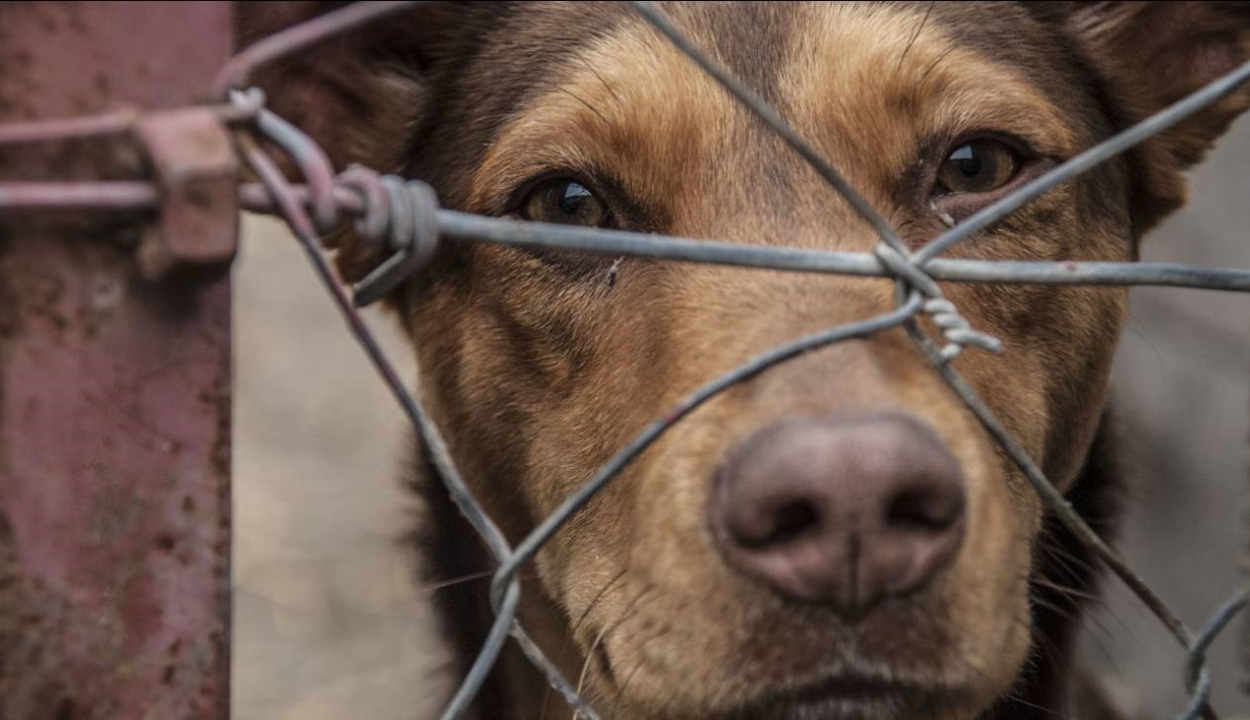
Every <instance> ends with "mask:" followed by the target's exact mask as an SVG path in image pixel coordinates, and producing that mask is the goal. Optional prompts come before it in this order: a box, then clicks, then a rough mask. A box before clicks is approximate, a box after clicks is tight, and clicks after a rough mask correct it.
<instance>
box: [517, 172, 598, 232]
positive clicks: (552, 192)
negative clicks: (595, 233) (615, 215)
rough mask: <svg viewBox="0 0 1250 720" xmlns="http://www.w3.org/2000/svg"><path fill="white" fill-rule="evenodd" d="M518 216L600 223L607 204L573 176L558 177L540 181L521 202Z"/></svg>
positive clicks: (557, 221)
mask: <svg viewBox="0 0 1250 720" xmlns="http://www.w3.org/2000/svg"><path fill="white" fill-rule="evenodd" d="M521 217H523V218H525V219H526V220H534V221H537V222H549V223H561V224H563V225H582V226H585V227H602V226H603V225H606V224H607V222H608V220H609V216H608V206H607V205H606V204H605V203H604V202H603V201H602V200H601V199H599V196H597V195H595V194H594V193H593V192H591V190H590V189H589V188H587V187H586V186H585V185H583V184H582V183H580V182H577V181H576V180H570V179H567V178H559V179H554V180H547V181H545V182H542V183H539V184H538V185H537V186H535V187H534V188H533V189H532V190H530V191H529V194H528V195H526V196H525V199H524V201H523V202H522V203H521Z"/></svg>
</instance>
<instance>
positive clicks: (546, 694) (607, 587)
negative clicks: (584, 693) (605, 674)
mask: <svg viewBox="0 0 1250 720" xmlns="http://www.w3.org/2000/svg"><path fill="white" fill-rule="evenodd" d="M627 572H628V568H627V567H624V566H622V567H621V569H620V570H619V571H618V572H617V573H616V574H615V575H613V576H612V577H611V578H609V579H608V581H607V582H606V583H604V584H603V587H601V588H599V592H597V593H595V596H594V598H592V599H591V601H590V603H589V604H587V605H586V609H585V610H583V611H582V613H581V614H580V615H579V616H578V617H577V620H576V621H575V622H574V623H573V625H572V627H571V628H570V630H569V632H568V633H567V634H565V636H564V642H563V643H562V644H561V645H560V652H559V654H558V655H557V656H556V660H555V662H556V664H557V665H558V664H559V663H560V662H562V661H563V660H564V658H565V656H566V655H568V650H569V646H570V645H571V644H572V642H573V638H574V637H575V636H576V635H577V631H578V630H579V629H580V628H581V626H582V623H584V622H585V621H586V618H588V617H590V613H591V612H592V611H593V610H594V609H595V606H596V605H598V603H599V601H600V600H602V599H603V598H604V597H606V596H607V595H608V594H609V593H610V592H611V588H612V587H613V586H614V585H615V584H616V583H617V582H619V581H620V580H621V579H622V578H624V577H625V574H626V573H627ZM622 587H624V586H623V585H622ZM583 672H584V668H583ZM580 684H581V683H580V681H579V683H578V685H579V688H578V692H580V691H581V688H580ZM551 691H552V688H551V686H550V685H548V686H547V688H546V690H544V691H543V704H542V712H540V713H539V715H538V716H539V717H540V718H542V717H546V714H547V703H548V701H549V700H550V699H551Z"/></svg>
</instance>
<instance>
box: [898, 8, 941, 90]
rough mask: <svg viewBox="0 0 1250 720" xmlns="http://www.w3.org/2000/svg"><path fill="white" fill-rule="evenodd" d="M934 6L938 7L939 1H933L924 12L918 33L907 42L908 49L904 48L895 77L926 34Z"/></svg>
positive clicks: (917, 28) (913, 34)
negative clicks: (922, 35) (921, 36)
mask: <svg viewBox="0 0 1250 720" xmlns="http://www.w3.org/2000/svg"><path fill="white" fill-rule="evenodd" d="M934 5H937V0H932V2H930V3H929V7H928V8H926V9H925V11H924V17H922V18H920V23H919V24H917V25H916V31H915V32H914V33H912V34H911V38H910V39H909V40H908V41H907V47H905V48H903V52H902V53H901V54H900V55H899V56H898V65H895V66H894V74H895V75H897V74H898V72H899V71H900V70H902V69H903V61H904V60H906V59H907V53H908V52H910V51H911V49H912V46H913V45H915V44H916V41H917V40H919V39H920V34H921V33H923V32H924V28H925V25H928V24H929V16H931V15H932V14H933V6H934Z"/></svg>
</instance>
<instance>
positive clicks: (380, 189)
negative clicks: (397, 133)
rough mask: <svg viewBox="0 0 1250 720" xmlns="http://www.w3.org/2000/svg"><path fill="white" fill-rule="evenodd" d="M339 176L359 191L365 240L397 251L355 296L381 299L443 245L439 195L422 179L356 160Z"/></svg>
mask: <svg viewBox="0 0 1250 720" xmlns="http://www.w3.org/2000/svg"><path fill="white" fill-rule="evenodd" d="M336 182H337V183H338V184H339V185H341V186H343V187H345V188H347V189H348V190H351V191H352V192H354V193H356V195H357V196H358V197H359V198H360V203H361V206H362V208H363V211H362V212H361V215H360V217H359V218H358V219H357V220H356V225H355V227H356V232H357V234H358V235H360V237H361V239H362V240H366V241H373V242H381V241H386V242H387V244H388V245H389V247H390V249H391V250H392V251H393V254H391V255H390V257H388V258H387V259H386V260H384V261H383V262H382V264H381V265H379V266H378V267H376V268H374V269H373V271H372V272H370V273H369V274H368V275H367V276H365V278H364V279H363V280H361V281H360V282H359V283H358V284H357V285H356V288H355V294H354V296H353V298H352V299H353V302H355V304H356V305H357V306H364V305H368V304H370V303H373V302H376V301H378V300H380V299H382V298H383V297H385V296H386V295H387V294H388V293H390V292H391V291H392V290H394V289H395V288H396V287H398V286H399V285H400V284H401V283H402V282H403V281H404V280H405V279H406V278H408V277H409V276H411V275H412V274H413V273H415V272H416V271H417V270H419V269H421V268H422V267H423V266H425V264H426V263H428V262H429V260H430V258H431V257H433V255H434V251H435V250H437V249H438V195H437V194H435V192H434V188H432V187H430V186H429V185H427V184H425V183H423V182H420V181H418V180H404V179H403V178H401V177H398V176H396V175H378V173H376V172H374V171H372V170H369V169H367V168H364V167H360V166H356V165H354V166H352V167H350V168H348V169H347V170H346V171H344V172H343V173H341V174H339V176H338V177H337V178H336Z"/></svg>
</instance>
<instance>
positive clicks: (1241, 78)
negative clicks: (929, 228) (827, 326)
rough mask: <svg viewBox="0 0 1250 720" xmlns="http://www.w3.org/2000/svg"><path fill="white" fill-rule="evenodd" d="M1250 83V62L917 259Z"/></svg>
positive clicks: (980, 214) (991, 209) (972, 219)
mask: <svg viewBox="0 0 1250 720" xmlns="http://www.w3.org/2000/svg"><path fill="white" fill-rule="evenodd" d="M1246 82H1250V62H1247V63H1246V64H1244V65H1242V66H1240V67H1238V68H1237V69H1236V70H1233V71H1232V72H1230V73H1228V74H1226V75H1224V76H1223V77H1221V78H1219V79H1218V80H1215V81H1213V82H1211V83H1210V84H1208V85H1206V86H1204V87H1203V88H1202V89H1201V90H1198V91H1197V92H1195V93H1192V94H1190V95H1189V96H1187V97H1185V98H1183V99H1182V100H1179V101H1177V102H1175V103H1173V104H1172V105H1169V106H1168V107H1167V109H1165V110H1162V111H1160V112H1158V113H1156V114H1154V115H1151V116H1150V117H1148V118H1146V119H1145V120H1142V121H1141V122H1139V123H1137V124H1136V125H1133V126H1132V127H1130V128H1128V129H1127V130H1124V131H1123V132H1120V133H1118V134H1116V135H1112V136H1111V137H1110V138H1108V139H1106V140H1104V141H1102V142H1100V143H1098V144H1097V145H1095V146H1093V147H1091V148H1090V149H1088V150H1086V151H1085V152H1082V153H1080V154H1078V155H1076V156H1075V157H1073V158H1072V159H1070V160H1068V161H1066V162H1064V163H1062V164H1060V165H1059V166H1058V167H1056V168H1054V169H1053V170H1051V171H1049V172H1047V173H1046V174H1044V175H1042V176H1041V177H1039V178H1037V179H1036V180H1033V181H1032V182H1030V183H1029V184H1028V185H1025V186H1024V187H1022V188H1020V189H1019V190H1017V191H1015V192H1013V193H1011V194H1009V195H1007V196H1006V197H1004V198H1002V199H1000V200H998V201H996V202H993V203H990V204H989V205H987V206H985V207H984V208H982V209H981V210H978V211H977V212H975V213H973V214H972V215H971V216H969V217H968V218H967V219H966V220H964V221H963V222H960V223H959V224H958V225H956V226H955V227H954V228H952V229H950V230H947V231H946V232H945V233H942V234H941V235H939V236H938V237H936V238H934V239H933V240H932V241H931V242H930V243H929V244H927V245H925V246H924V247H922V248H920V250H918V251H916V253H915V259H916V261H917V262H919V263H920V264H922V265H924V264H926V263H927V262H929V261H930V260H932V259H933V258H935V257H937V256H938V255H939V254H941V253H943V252H946V251H947V250H949V249H951V248H952V247H954V246H955V245H956V244H957V243H960V242H963V241H964V240H966V239H968V238H969V237H972V236H973V235H974V234H976V233H978V232H981V231H982V230H984V229H986V228H988V227H989V226H991V225H993V224H994V223H996V222H998V221H999V220H1001V219H1003V218H1004V217H1006V216H1007V215H1010V214H1011V213H1013V212H1015V211H1016V210H1018V209H1020V208H1021V207H1023V206H1024V205H1026V204H1028V203H1030V202H1032V201H1033V200H1035V199H1037V198H1039V197H1041V196H1042V195H1043V194H1045V193H1046V192H1047V191H1049V190H1051V189H1052V188H1054V187H1056V186H1058V185H1061V184H1063V183H1065V182H1067V181H1068V180H1071V179H1072V178H1074V177H1076V176H1077V175H1080V174H1081V173H1084V172H1087V171H1088V170H1090V169H1092V168H1094V167H1096V166H1098V165H1100V164H1102V163H1104V162H1106V161H1107V160H1110V159H1111V158H1113V157H1115V156H1117V155H1119V154H1120V153H1123V152H1124V151H1126V150H1128V149H1130V148H1132V147H1133V146H1134V145H1137V144H1139V143H1141V142H1144V141H1145V140H1148V139H1150V138H1152V137H1154V136H1156V135H1158V134H1159V133H1161V132H1163V131H1164V130H1167V129H1168V128H1170V127H1172V126H1173V125H1175V124H1177V123H1179V122H1181V121H1182V120H1184V119H1185V118H1187V117H1189V116H1190V115H1193V114H1194V113H1196V112H1198V111H1199V110H1202V109H1203V108H1205V107H1207V106H1209V105H1211V104H1213V103H1216V102H1219V101H1220V100H1221V99H1222V98H1225V97H1227V96H1228V95H1229V94H1231V93H1232V92H1234V91H1236V90H1237V88H1239V87H1241V86H1242V85H1244V84H1246Z"/></svg>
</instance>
